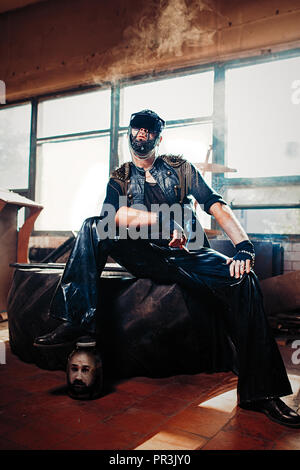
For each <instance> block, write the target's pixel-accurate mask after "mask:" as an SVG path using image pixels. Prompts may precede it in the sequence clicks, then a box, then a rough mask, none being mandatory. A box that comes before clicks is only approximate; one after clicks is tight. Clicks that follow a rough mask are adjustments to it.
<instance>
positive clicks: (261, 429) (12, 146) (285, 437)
mask: <svg viewBox="0 0 300 470" xmlns="http://www.w3.org/2000/svg"><path fill="white" fill-rule="evenodd" d="M299 24H300V1H299V0H277V1H276V0H260V1H258V0H149V1H148V2H138V1H137V0H111V1H110V2H106V1H99V0H98V1H97V0H85V1H83V0H0V136H1V139H0V169H1V171H0V320H1V321H0V347H1V349H0V377H1V382H0V391H1V392H0V433H1V439H0V448H1V449H2V450H7V451H22V450H24V451H25V450H131V451H133V450H169V451H174V450H178V451H201V450H210V451H215V450H234V451H235V450H237V451H239V450H254V451H255V450H297V449H300V435H299V431H298V430H297V429H295V430H293V429H288V428H286V427H283V426H280V425H279V424H276V423H272V422H271V421H269V420H268V419H267V418H266V416H264V415H262V414H260V413H255V412H253V413H250V412H248V413H247V412H246V411H244V410H242V409H239V408H238V407H237V397H236V384H237V377H236V375H235V374H234V373H233V372H231V371H228V370H225V369H222V370H218V371H217V372H214V373H210V371H209V370H207V371H206V370H204V371H199V373H194V372H193V370H192V367H191V368H190V369H189V367H188V365H187V369H182V371H181V369H180V368H178V369H176V368H174V369H172V368H171V373H170V375H167V374H159V373H157V376H156V374H155V371H154V373H150V374H146V373H145V374H143V375H137V376H126V370H125V372H124V371H123V370H122V371H121V369H122V367H123V366H124V369H126V364H125V363H126V360H127V358H126V356H124V357H123V362H122V361H120V362H119V364H118V366H119V369H118V372H120V371H121V372H122V373H123V372H124V374H123V375H122V373H120V374H119V375H118V376H117V377H112V378H110V380H109V382H108V383H107V384H106V388H105V390H104V391H103V394H102V396H101V397H100V398H98V399H95V400H91V401H84V400H73V399H72V398H70V397H69V396H68V394H67V393H66V389H65V369H64V368H65V362H64V359H65V358H66V357H67V355H68V354H69V353H70V351H68V350H67V349H66V350H64V351H62V352H60V353H57V352H56V351H52V352H48V353H41V352H40V351H37V350H36V349H35V348H34V347H33V346H32V342H33V338H34V335H38V334H42V333H46V332H47V331H48V330H47V327H48V326H47V325H48V324H47V321H48V313H49V305H50V301H51V296H52V295H53V292H54V290H55V287H56V285H57V283H58V282H59V279H60V278H61V275H62V273H63V269H64V267H65V264H66V262H67V260H68V256H69V255H70V252H71V249H72V247H73V246H74V243H75V241H76V236H77V234H78V231H79V230H80V227H81V225H82V223H83V221H84V220H85V219H87V218H89V217H93V216H95V215H99V214H100V211H101V207H102V203H103V201H104V198H105V193H106V184H107V181H108V178H109V175H110V174H111V172H112V171H113V170H115V169H116V168H118V167H119V166H120V165H122V164H123V163H124V162H126V161H129V160H130V154H129V150H128V144H127V126H128V122H129V118H130V115H131V114H132V113H133V112H136V111H139V110H142V109H153V110H155V111H156V112H157V113H158V114H159V115H160V116H162V117H163V119H164V120H165V121H166V128H165V130H164V132H163V140H162V143H161V147H160V152H161V153H164V154H176V155H182V156H183V157H184V158H186V159H187V160H189V161H190V162H191V163H193V164H194V165H195V167H197V168H198V170H199V171H200V172H201V175H202V176H203V178H204V179H205V181H206V182H207V183H208V184H209V185H211V186H212V187H213V188H214V189H215V190H216V191H217V192H218V193H219V194H221V195H222V197H223V198H224V199H225V200H226V201H227V203H228V204H229V206H230V207H231V209H232V210H233V211H234V213H235V215H236V217H237V218H238V220H239V221H240V222H241V224H242V226H243V228H244V229H245V231H246V232H247V234H248V236H249V238H250V240H251V241H252V243H253V245H254V247H255V251H256V263H255V272H256V275H257V277H258V279H259V281H260V285H261V290H262V294H263V299H264V307H265V311H266V314H267V316H268V320H269V323H270V327H271V329H272V331H273V333H274V336H275V338H276V342H277V344H278V346H279V350H280V352H281V355H282V358H283V360H284V363H285V366H286V369H287V372H288V376H289V379H290V382H291V385H292V388H293V394H292V395H289V396H286V397H283V400H284V402H285V403H286V404H288V405H289V406H290V407H291V408H293V409H294V410H295V411H297V410H299V411H300V365H299V364H300V349H299V348H300V295H299V281H300V232H299V229H300V212H299V209H300V191H299V188H300V186H299V185H300V171H299V170H300V134H299V121H300V119H299V118H300V29H299ZM195 210H196V211H197V213H198V214H199V218H200V220H201V223H202V225H203V227H204V230H205V233H206V236H207V238H208V240H209V243H210V245H211V247H212V248H214V249H215V250H217V251H219V252H221V253H223V254H225V255H227V256H233V254H232V253H233V252H232V250H233V245H232V243H231V241H230V240H229V239H228V237H227V236H226V235H225V234H224V232H223V231H222V230H221V229H220V227H219V226H218V224H217V223H216V221H215V220H214V218H213V217H211V216H209V215H208V214H206V213H205V212H203V211H202V210H201V207H199V205H198V206H197V203H195ZM101 278H103V279H101V281H102V282H103V283H104V285H106V283H107V285H113V283H117V282H119V281H120V282H121V281H122V279H125V280H128V281H129V280H130V282H131V280H132V279H131V278H132V276H131V275H130V273H128V272H127V271H126V270H124V269H123V268H122V267H121V266H120V265H118V263H116V262H115V261H114V259H113V258H110V259H109V260H108V263H107V265H106V267H105V269H104V271H103V273H102V275H101ZM108 292H109V290H108ZM112 298H113V293H112V292H111V293H110V294H109V295H108V303H107V307H106V308H107V310H109V308H110V300H111V301H112ZM207 335H208V333H207V331H203V338H204V339H205V338H206V337H207ZM115 348H116V350H118V348H119V345H118V344H116V345H115ZM120 348H121V346H120ZM175 349H176V345H174V350H175ZM120 350H121V349H120ZM180 353H181V351H180V346H179V347H178V355H180ZM170 354H173V350H172V351H170ZM174 354H175V353H174ZM220 354H221V352H220ZM62 358H63V359H62ZM173 359H174V358H173ZM170 361H171V359H170ZM178 361H179V359H178ZM192 362H193V361H192V358H191V363H192ZM154 363H155V360H154V358H153V364H154ZM153 369H155V367H154V366H153ZM108 375H109V374H108Z"/></svg>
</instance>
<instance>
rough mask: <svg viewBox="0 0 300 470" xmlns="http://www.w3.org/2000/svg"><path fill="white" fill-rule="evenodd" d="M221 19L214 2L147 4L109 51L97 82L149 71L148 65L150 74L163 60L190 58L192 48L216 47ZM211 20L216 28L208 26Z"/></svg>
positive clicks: (173, 0) (166, 0) (162, 0)
mask: <svg viewBox="0 0 300 470" xmlns="http://www.w3.org/2000/svg"><path fill="white" fill-rule="evenodd" d="M158 5H159V6H158ZM219 15H220V14H219V12H218V11H217V10H216V8H215V6H214V0H160V3H159V4H158V2H156V1H155V2H154V1H153V2H147V4H143V6H141V7H140V8H139V11H138V12H134V14H133V15H132V22H131V24H130V26H127V27H126V28H125V29H124V31H123V36H122V43H121V44H120V43H119V44H118V45H116V46H115V47H114V48H112V49H110V50H109V51H107V56H106V59H103V65H101V66H100V67H99V75H98V74H97V73H96V74H95V82H99V78H100V77H101V81H103V80H109V81H114V80H117V79H119V78H120V77H122V76H124V74H125V75H126V74H127V73H130V72H131V73H134V71H135V70H136V71H139V70H141V69H142V70H143V69H145V65H146V68H148V70H149V65H151V66H152V67H153V68H154V67H155V66H156V64H157V62H160V61H161V60H163V59H167V60H169V59H170V58H172V57H183V56H186V53H187V50H188V48H193V47H197V48H199V47H205V46H208V45H211V44H213V41H214V36H215V34H216V31H217V21H216V18H217V17H218V16H219ZM208 18H210V21H209V23H210V24H213V25H214V27H209V26H207V24H206V23H207V19H208ZM105 62H106V66H105V65H104V63H105ZM107 62H109V65H108V64H107ZM103 70H106V72H105V75H106V76H105V77H103ZM97 75H98V79H97Z"/></svg>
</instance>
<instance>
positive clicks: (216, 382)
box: [0, 326, 300, 450]
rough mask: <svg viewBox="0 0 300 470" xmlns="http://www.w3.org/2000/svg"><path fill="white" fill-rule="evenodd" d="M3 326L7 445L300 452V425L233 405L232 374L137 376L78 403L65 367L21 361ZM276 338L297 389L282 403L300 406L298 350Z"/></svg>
mask: <svg viewBox="0 0 300 470" xmlns="http://www.w3.org/2000/svg"><path fill="white" fill-rule="evenodd" d="M1 328H2V329H1ZM1 328H0V330H1V331H0V341H2V345H3V343H4V344H5V347H6V358H5V362H6V363H5V364H0V377H1V382H0V449H2V450H23V449H27V450H38V449H43V450H59V449H62V450H75V449H76V450H78V449H79V450H88V449H89V450H91V449H92V450H103V449H109V450H115V449H117V450H135V449H139V450H144V449H152V450H196V449H197V450H270V449H273V450H295V449H300V430H291V429H289V428H286V427H283V426H280V425H278V424H275V423H272V422H271V421H269V420H268V419H267V418H266V417H265V416H264V415H262V414H260V413H255V412H249V411H244V410H241V409H239V408H237V407H236V392H235V386H236V377H235V376H234V375H233V374H232V373H217V374H198V375H185V376H176V377H170V378H166V379H165V378H164V379H149V378H146V377H136V378H132V379H130V380H124V381H122V382H118V383H117V384H115V387H114V390H113V391H112V392H111V393H109V394H107V395H106V396H104V397H102V398H100V399H97V400H94V401H90V402H85V401H77V400H72V399H71V398H69V397H68V396H67V395H66V394H65V392H64V391H62V389H63V387H64V385H65V374H64V372H63V371H46V370H42V369H39V368H38V367H37V366H36V365H34V364H27V363H24V362H22V361H21V360H20V359H18V357H16V356H15V355H13V354H12V353H11V351H10V348H9V342H8V341H7V337H6V336H5V335H7V330H5V329H4V327H3V326H2V327H1ZM278 343H279V346H280V349H281V351H282V355H283V358H284V361H285V363H286V366H287V368H288V373H289V377H290V380H291V383H292V388H293V395H291V396H289V397H285V398H284V401H285V402H286V403H287V404H289V405H290V406H292V407H293V408H294V409H295V410H297V409H298V408H299V407H300V365H297V364H295V362H298V356H297V350H296V349H293V348H292V347H291V346H292V345H291V344H290V345H286V344H285V343H286V341H285V340H283V339H281V340H279V341H278ZM0 346H1V344H0ZM294 346H295V344H294ZM297 347H298V348H300V341H299V346H298V345H297ZM293 354H294V356H292V355H293ZM292 358H293V360H292ZM299 359H300V354H299ZM2 362H4V361H3V360H2Z"/></svg>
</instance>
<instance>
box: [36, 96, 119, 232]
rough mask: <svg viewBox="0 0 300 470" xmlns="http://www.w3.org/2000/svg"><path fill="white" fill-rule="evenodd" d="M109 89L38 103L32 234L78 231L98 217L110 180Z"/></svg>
mask: <svg viewBox="0 0 300 470" xmlns="http://www.w3.org/2000/svg"><path fill="white" fill-rule="evenodd" d="M109 127H110V89H109V90H98V91H91V92H85V93H82V94H77V95H72V96H67V97H61V98H56V99H51V100H47V101H42V102H41V103H40V104H39V109H38V139H37V158H36V200H37V201H38V202H39V203H41V204H42V205H43V206H44V210H43V211H42V212H41V214H40V216H39V217H38V219H37V222H36V224H35V230H47V231H48V230H50V231H51V230H52V231H70V230H71V231H74V230H75V231H76V230H79V229H80V226H81V224H82V222H83V221H84V219H85V218H87V217H91V216H95V215H99V214H100V211H101V206H102V202H103V200H104V198H105V194H106V183H107V180H108V177H109V152H110V129H109Z"/></svg>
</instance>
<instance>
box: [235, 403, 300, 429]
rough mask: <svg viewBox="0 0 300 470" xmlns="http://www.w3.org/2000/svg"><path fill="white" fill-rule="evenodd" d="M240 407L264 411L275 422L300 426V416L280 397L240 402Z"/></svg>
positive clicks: (289, 425)
mask: <svg viewBox="0 0 300 470" xmlns="http://www.w3.org/2000/svg"><path fill="white" fill-rule="evenodd" d="M239 406H240V408H243V409H245V410H251V411H258V412H260V413H264V414H265V415H266V416H268V418H269V419H271V420H272V421H274V422H275V423H278V424H282V425H283V426H288V427H291V428H300V416H299V415H298V414H297V413H296V412H295V411H294V410H292V409H291V408H290V407H288V406H287V405H286V404H285V403H284V402H283V401H282V400H280V398H271V399H265V400H258V401H252V402H247V403H246V402H244V403H240V404H239Z"/></svg>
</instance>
